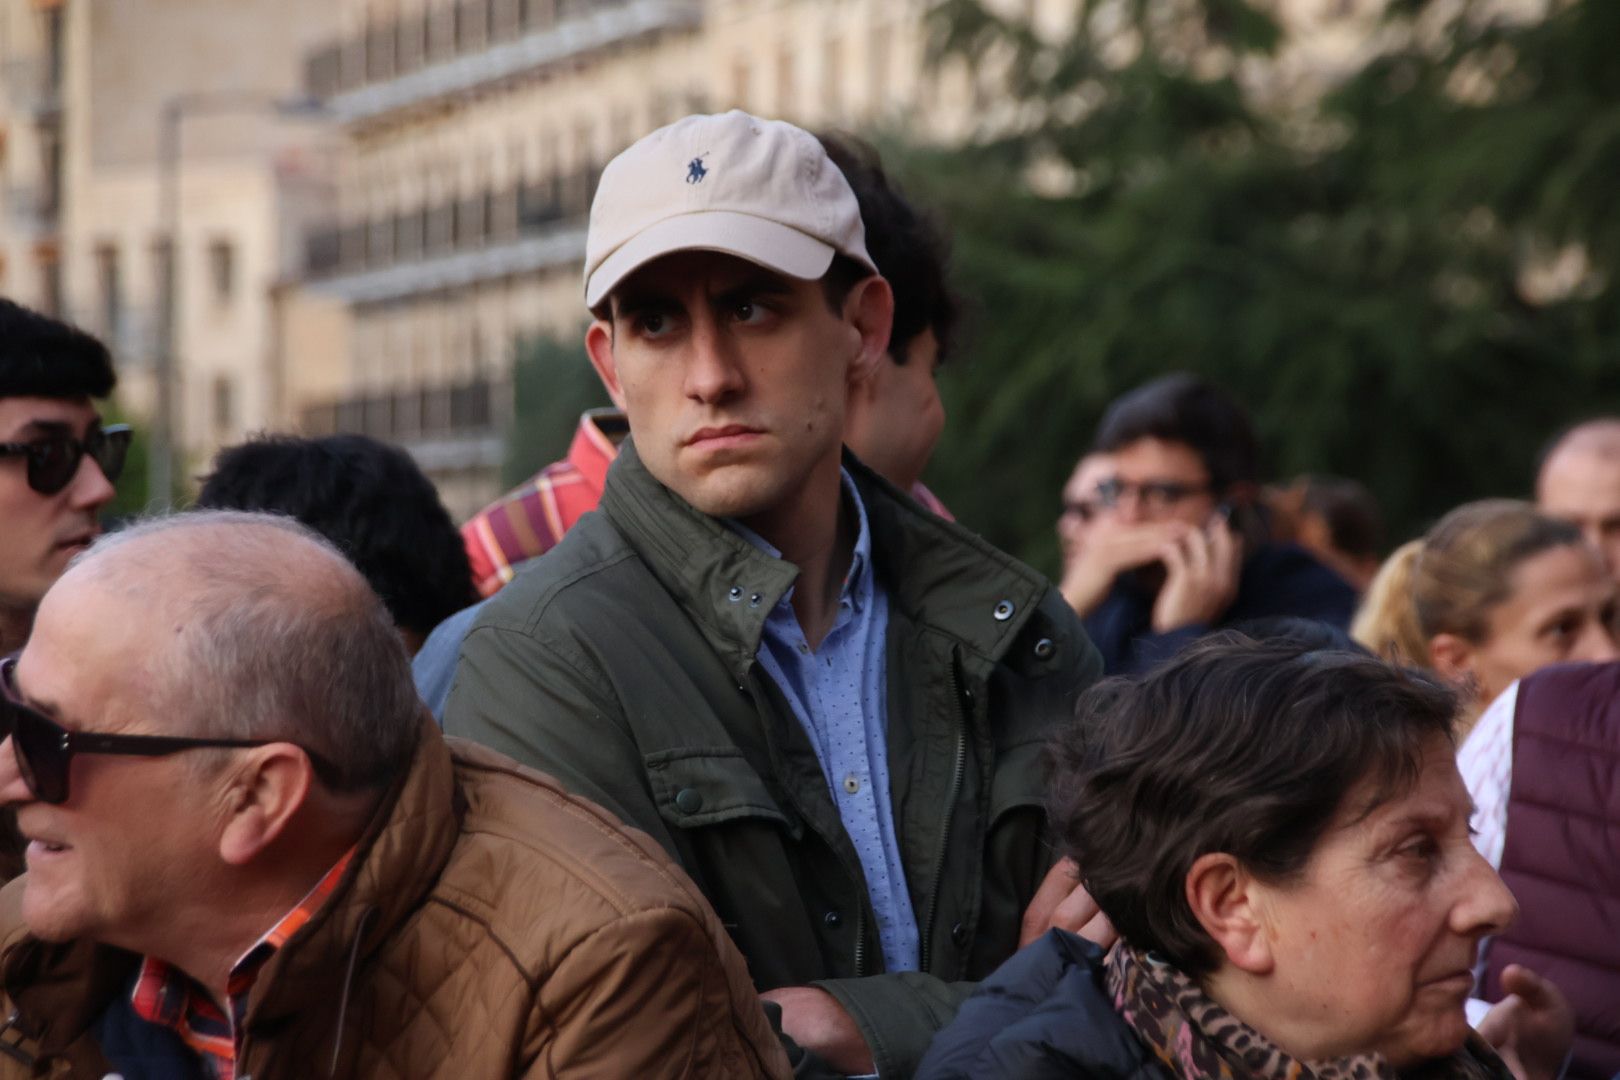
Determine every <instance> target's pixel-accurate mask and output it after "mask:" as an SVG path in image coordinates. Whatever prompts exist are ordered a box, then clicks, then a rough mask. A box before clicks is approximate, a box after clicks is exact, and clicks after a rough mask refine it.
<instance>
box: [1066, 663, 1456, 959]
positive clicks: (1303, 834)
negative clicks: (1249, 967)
mask: <svg viewBox="0 0 1620 1080" xmlns="http://www.w3.org/2000/svg"><path fill="white" fill-rule="evenodd" d="M1456 711H1457V699H1456V696H1455V695H1454V694H1453V693H1452V691H1451V690H1450V689H1448V688H1447V687H1445V686H1443V685H1441V684H1440V683H1438V682H1436V681H1434V680H1432V679H1431V678H1429V677H1428V676H1427V675H1424V674H1422V673H1419V672H1415V671H1410V670H1406V669H1402V668H1397V667H1394V666H1392V665H1390V664H1388V663H1386V662H1384V661H1382V660H1379V659H1376V658H1375V657H1372V656H1369V655H1366V654H1364V653H1356V652H1348V651H1342V650H1336V649H1328V650H1324V649H1313V648H1311V647H1309V646H1308V645H1301V644H1297V643H1291V642H1288V641H1271V642H1264V643H1261V642H1256V641H1253V640H1251V639H1249V638H1246V637H1244V636H1243V635H1241V634H1237V633H1233V632H1230V631H1228V632H1225V633H1222V634H1216V635H1212V636H1211V637H1209V638H1206V639H1205V640H1203V641H1201V642H1199V643H1197V644H1195V645H1194V646H1192V647H1191V648H1189V649H1188V650H1187V651H1186V652H1184V653H1182V654H1181V655H1180V656H1179V657H1177V658H1176V659H1174V660H1172V661H1170V662H1169V663H1167V664H1165V665H1164V666H1162V667H1160V668H1158V669H1156V670H1154V671H1152V672H1150V673H1149V674H1148V675H1146V676H1144V677H1142V678H1141V679H1140V680H1135V681H1132V680H1126V679H1119V678H1115V679H1107V680H1104V681H1103V682H1101V683H1098V684H1097V685H1096V686H1094V687H1092V688H1091V689H1090V690H1089V691H1087V692H1086V693H1085V694H1084V695H1082V696H1081V699H1080V702H1079V706H1078V708H1077V710H1076V720H1075V722H1074V723H1072V724H1070V725H1067V726H1066V727H1065V728H1064V729H1063V730H1062V731H1060V732H1059V733H1058V735H1057V736H1056V737H1055V738H1054V739H1053V741H1052V743H1051V745H1050V746H1049V747H1048V763H1049V765H1050V768H1051V782H1050V783H1051V786H1050V794H1049V797H1048V807H1049V813H1050V815H1051V820H1052V823H1053V827H1054V829H1055V830H1056V832H1057V835H1058V838H1059V841H1060V843H1061V846H1062V847H1063V849H1064V852H1065V854H1067V855H1070V856H1072V857H1073V858H1074V860H1075V861H1076V862H1077V863H1078V864H1079V866H1080V874H1081V878H1082V880H1083V881H1084V882H1085V885H1086V888H1087V889H1089V890H1090V892H1091V895H1092V897H1093V898H1094V899H1095V900H1096V901H1097V903H1098V905H1099V906H1100V907H1101V908H1102V910H1103V911H1104V913H1106V914H1107V915H1108V917H1109V919H1110V920H1112V922H1113V924H1114V927H1115V928H1116V929H1117V930H1118V931H1119V933H1120V936H1121V937H1123V938H1124V939H1125V940H1126V941H1128V942H1130V943H1131V944H1132V945H1134V946H1137V947H1139V948H1143V949H1151V950H1153V951H1155V952H1157V953H1159V954H1160V955H1162V956H1164V957H1165V958H1166V959H1168V960H1169V961H1170V962H1171V963H1173V964H1175V965H1176V966H1177V967H1179V968H1180V969H1181V970H1182V971H1184V972H1186V973H1187V974H1189V975H1192V976H1194V977H1197V976H1199V975H1201V974H1204V973H1206V972H1209V971H1213V970H1214V969H1215V968H1217V967H1218V966H1219V961H1220V954H1219V951H1218V948H1217V946H1216V944H1215V942H1214V941H1213V940H1212V939H1211V938H1210V936H1209V935H1208V934H1207V933H1206V932H1205V931H1204V928H1203V927H1202V925H1201V924H1200V923H1199V922H1198V920H1197V918H1195V917H1194V915H1193V913H1192V909H1191V908H1190V907H1189V906H1188V904H1187V899H1186V881H1187V873H1188V871H1189V870H1190V869H1191V868H1192V864H1193V862H1194V861H1195V860H1197V859H1198V858H1199V857H1200V856H1202V855H1206V854H1209V853H1211V852H1224V853H1226V854H1228V855H1231V856H1233V857H1234V858H1236V859H1237V860H1238V862H1240V863H1241V864H1242V865H1243V866H1244V868H1245V869H1247V870H1248V871H1249V872H1250V873H1253V874H1254V875H1256V876H1257V877H1259V878H1261V879H1262V880H1266V881H1272V882H1276V883H1279V884H1283V883H1287V882H1289V881H1291V880H1294V879H1296V878H1297V877H1298V875H1299V874H1300V873H1301V872H1302V871H1303V870H1304V867H1305V864H1306V863H1307V862H1308V861H1309V860H1310V857H1311V853H1312V852H1313V851H1314V850H1315V849H1316V846H1317V843H1318V841H1320V840H1321V838H1322V836H1323V834H1324V833H1325V832H1326V831H1327V829H1328V828H1329V826H1330V825H1332V823H1333V822H1334V820H1335V818H1336V816H1337V815H1338V814H1339V813H1340V812H1341V810H1343V809H1346V806H1347V799H1348V798H1350V797H1352V793H1355V792H1358V790H1359V789H1361V788H1362V787H1363V785H1370V788H1371V792H1372V797H1371V799H1370V800H1369V801H1367V802H1366V803H1365V804H1364V805H1361V806H1356V807H1353V808H1350V809H1352V810H1354V811H1355V812H1357V813H1359V814H1366V813H1370V812H1371V811H1372V810H1373V809H1374V808H1376V807H1377V806H1378V805H1379V804H1381V803H1382V802H1384V801H1385V800H1387V799H1389V798H1391V797H1393V796H1395V795H1397V794H1399V793H1400V792H1402V791H1404V790H1407V789H1408V788H1409V787H1410V786H1411V785H1412V784H1413V783H1414V782H1415V781H1416V779H1417V775H1418V772H1419V769H1420V768H1421V763H1422V756H1423V753H1424V751H1425V748H1426V747H1428V746H1429V745H1431V744H1432V743H1433V742H1434V741H1435V740H1437V739H1442V740H1446V742H1447V743H1448V744H1449V743H1450V740H1451V738H1452V735H1451V724H1452V718H1453V717H1454V716H1455V714H1456Z"/></svg>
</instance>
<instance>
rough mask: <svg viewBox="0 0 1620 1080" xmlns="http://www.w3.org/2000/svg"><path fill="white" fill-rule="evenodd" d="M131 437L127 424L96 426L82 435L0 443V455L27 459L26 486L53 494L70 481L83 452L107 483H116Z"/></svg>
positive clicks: (121, 470)
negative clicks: (82, 436)
mask: <svg viewBox="0 0 1620 1080" xmlns="http://www.w3.org/2000/svg"><path fill="white" fill-rule="evenodd" d="M130 438H131V434H130V429H129V425H128V424H112V425H110V426H108V427H104V428H96V429H95V430H93V431H91V432H89V433H87V434H86V435H85V437H84V438H82V439H75V438H74V437H73V436H72V435H66V434H63V435H47V436H46V437H45V438H43V439H34V440H32V441H31V442H8V443H0V457H26V458H27V459H28V486H29V487H31V488H33V489H34V490H35V491H37V492H39V493H40V494H41V495H55V494H56V493H57V492H58V491H61V490H62V489H63V488H65V487H67V486H68V485H69V484H71V483H72V482H73V477H74V476H75V475H77V474H78V471H79V462H81V461H83V460H84V458H85V455H87V454H88V455H89V456H90V459H91V460H92V461H94V462H95V463H96V465H97V466H98V467H100V469H101V474H102V475H103V476H105V477H106V478H107V482H108V483H116V482H117V480H118V477H119V474H121V473H122V472H123V471H124V458H125V457H126V456H127V455H128V454H129V440H130Z"/></svg>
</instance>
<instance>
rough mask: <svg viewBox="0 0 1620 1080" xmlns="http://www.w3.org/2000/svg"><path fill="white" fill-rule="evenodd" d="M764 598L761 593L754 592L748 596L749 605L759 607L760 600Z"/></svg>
mask: <svg viewBox="0 0 1620 1080" xmlns="http://www.w3.org/2000/svg"><path fill="white" fill-rule="evenodd" d="M763 599H765V598H764V597H763V596H761V595H760V594H759V593H754V594H753V595H752V596H750V597H749V598H748V606H749V607H759V602H760V601H761V600H763Z"/></svg>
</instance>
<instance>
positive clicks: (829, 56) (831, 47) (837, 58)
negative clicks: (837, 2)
mask: <svg viewBox="0 0 1620 1080" xmlns="http://www.w3.org/2000/svg"><path fill="white" fill-rule="evenodd" d="M843 95H844V46H843V43H842V42H841V41H839V40H838V39H837V38H831V39H829V40H828V42H827V49H826V52H825V53H824V54H823V57H822V61H821V107H822V108H823V109H825V110H826V113H827V119H828V120H830V121H837V120H839V119H840V118H841V115H842V106H843V100H844V96H843Z"/></svg>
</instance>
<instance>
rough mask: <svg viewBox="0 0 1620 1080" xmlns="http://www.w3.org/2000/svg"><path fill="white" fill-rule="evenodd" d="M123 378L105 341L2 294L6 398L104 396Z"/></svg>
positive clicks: (0, 379)
mask: <svg viewBox="0 0 1620 1080" xmlns="http://www.w3.org/2000/svg"><path fill="white" fill-rule="evenodd" d="M117 381H118V379H117V376H115V375H114V374H113V365H112V356H111V355H110V354H109V353H108V352H107V347H106V346H105V345H103V344H102V343H101V342H99V341H97V340H96V339H95V338H93V337H91V336H90V335H89V334H87V333H85V332H84V331H83V330H79V329H76V328H74V327H72V326H69V325H68V324H67V323H64V322H59V321H58V320H56V319H52V318H49V317H48V316H45V315H41V314H40V313H39V312H37V311H30V310H29V309H28V308H25V307H23V306H22V305H21V304H17V303H13V302H12V301H10V300H7V299H5V298H3V297H0V397H47V398H81V397H90V398H103V397H106V396H107V395H108V394H110V393H112V390H113V386H114V385H115V384H116V383H117Z"/></svg>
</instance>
